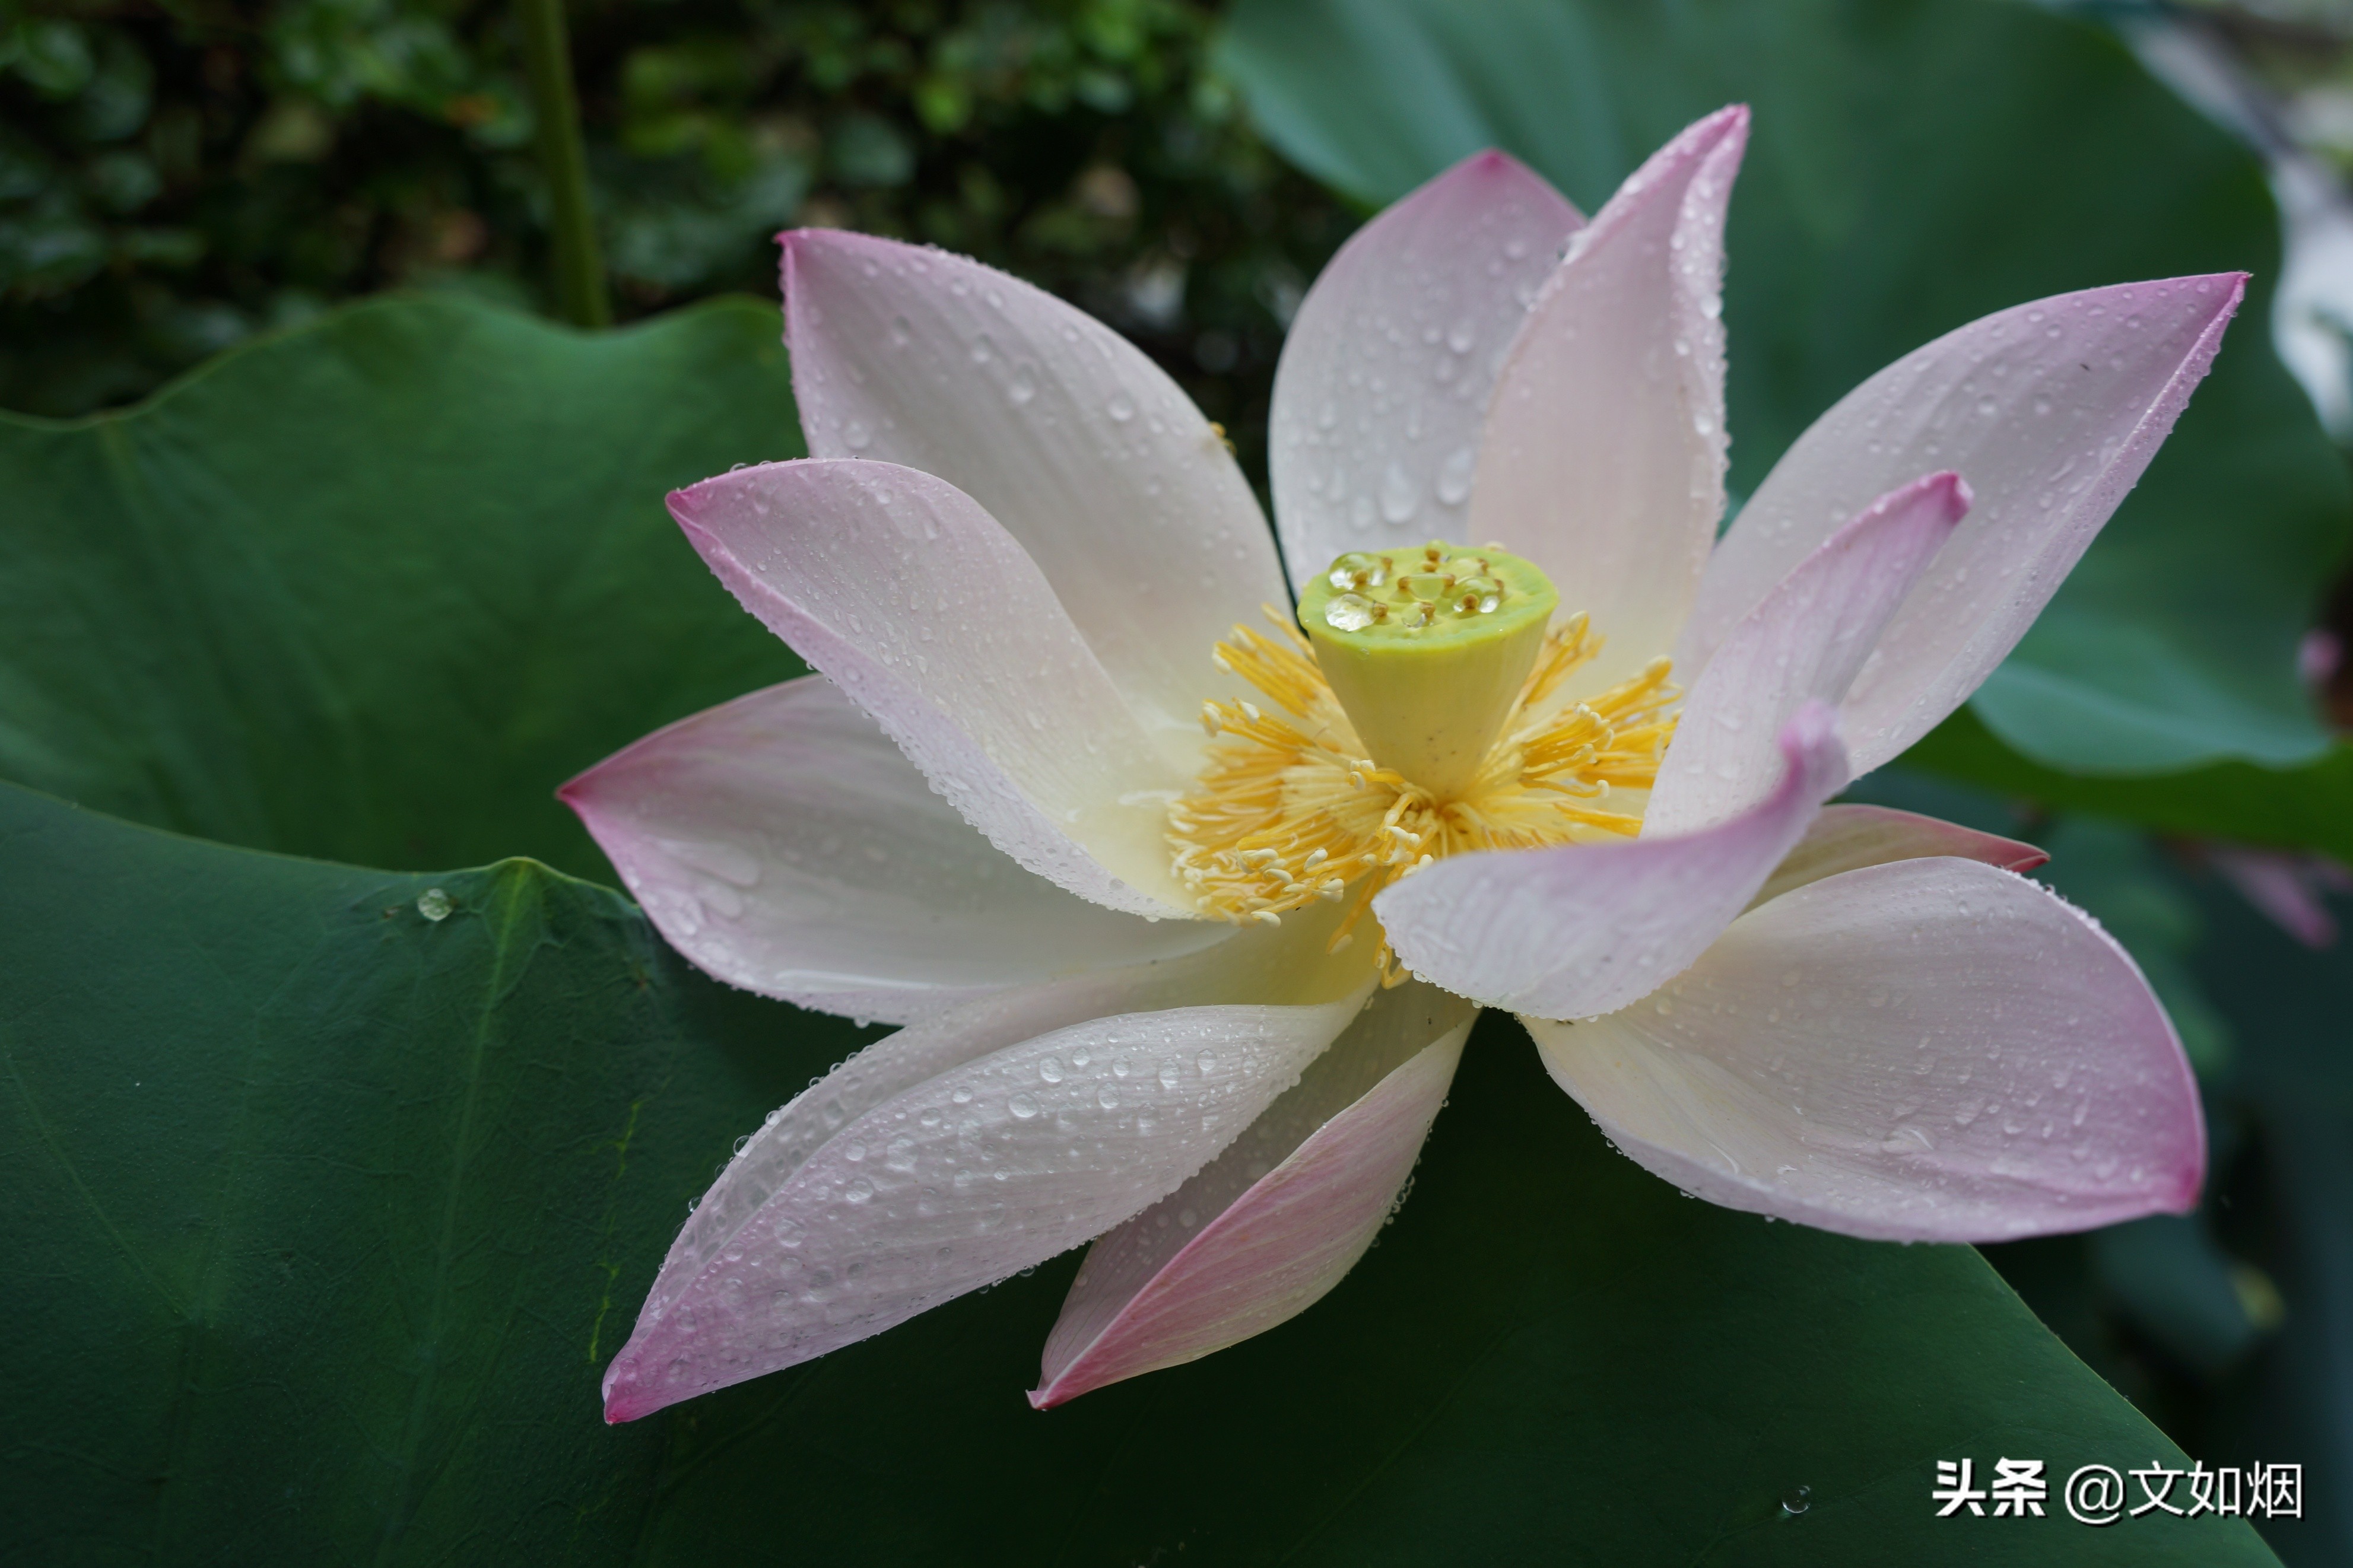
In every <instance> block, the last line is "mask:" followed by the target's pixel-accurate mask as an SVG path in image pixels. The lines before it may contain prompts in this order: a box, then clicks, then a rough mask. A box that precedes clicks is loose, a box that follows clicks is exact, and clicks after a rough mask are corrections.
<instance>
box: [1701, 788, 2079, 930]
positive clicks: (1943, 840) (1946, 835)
mask: <svg viewBox="0 0 2353 1568" xmlns="http://www.w3.org/2000/svg"><path fill="white" fill-rule="evenodd" d="M1939 855H1941V856H1946V857H1948V858H1957V859H1962V860H1977V861H1980V862H1982V863H1983V864H1985V865H1988V866H1999V867H2000V868H2002V869H2003V870H2005V871H2031V870H2033V869H2034V868H2036V867H2037V866H2040V865H2042V863H2043V862H2044V861H2046V860H2048V859H2050V858H2051V857H2050V856H2048V855H2046V854H2044V853H2043V852H2042V850H2041V849H2038V848H2036V847H2034V846H2033V845H2031V844H2024V843H2021V842H2020V841H2019V840H2017V839H2015V838H2001V837H1996V836H1995V835H1993V834H1990V833H1979V832H1978V830H1977V829H1976V828H1974V827H1963V826H1961V825H1960V824H1958V823H1957V822H1943V821H1939V820H1938V819H1937V818H1936V817H1933V816H1915V815H1914V814H1913V813H1911V812H1908V811H1893V810H1890V809H1889V808H1888V807H1886V806H1883V805H1826V806H1824V807H1822V812H1821V815H1820V816H1817V817H1815V818H1814V825H1813V826H1811V827H1809V828H1807V829H1806V836H1805V837H1803V838H1801V839H1799V841H1798V847H1796V848H1794V849H1792V850H1790V851H1789V853H1788V854H1787V855H1786V856H1784V857H1782V859H1781V863H1780V864H1779V865H1778V866H1776V867H1774V868H1773V875H1772V876H1771V877H1770V878H1768V879H1767V880H1766V883H1765V886H1764V887H1762V888H1760V889H1757V897H1756V898H1755V899H1753V900H1750V902H1749V906H1748V907H1749V908H1750V909H1755V908H1756V907H1757V905H1758V904H1761V903H1764V902H1766V901H1767V900H1772V899H1778V898H1779V897H1780V896H1781V895H1782V894H1784V893H1787V892H1789V891H1791V890H1793V889H1798V888H1802V887H1804V886H1805V885H1806V884H1807V883H1809V882H1819V881H1820V880H1821V879H1823V878H1825V877H1835V876H1837V875H1838V874H1839V873H1840V872H1841V871H1856V870H1860V869H1862V868H1863V867H1865V866H1883V865H1885V864H1887V863H1888V862H1889V861H1891V860H1924V859H1926V858H1929V857H1931V856H1939Z"/></svg>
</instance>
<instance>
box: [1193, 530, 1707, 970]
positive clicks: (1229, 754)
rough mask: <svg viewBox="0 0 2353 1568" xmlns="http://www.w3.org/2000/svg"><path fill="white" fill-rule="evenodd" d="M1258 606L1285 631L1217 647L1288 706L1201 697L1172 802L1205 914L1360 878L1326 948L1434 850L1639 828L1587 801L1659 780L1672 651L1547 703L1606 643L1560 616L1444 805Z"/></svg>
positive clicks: (1301, 644)
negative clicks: (1380, 755)
mask: <svg viewBox="0 0 2353 1568" xmlns="http://www.w3.org/2000/svg"><path fill="white" fill-rule="evenodd" d="M1345 561H1346V558H1345V557H1344V558H1343V562H1344V563H1345ZM1340 564H1341V563H1335V570H1337V569H1338V567H1339V565H1340ZM1336 585H1337V583H1336V580H1335V586H1336ZM1266 614H1267V616H1268V618H1269V619H1270V620H1271V621H1273V623H1274V624H1275V626H1276V627H1277V628H1278V630H1279V631H1280V632H1281V634H1282V636H1281V637H1280V638H1279V639H1278V638H1277V637H1268V636H1267V635H1266V634H1264V633H1262V632H1259V631H1255V630H1252V629H1250V628H1249V627H1247V626H1236V627H1235V628H1234V636H1233V637H1232V638H1231V639H1230V640H1229V641H1225V642H1221V643H1219V644H1218V646H1217V650H1216V654H1215V656H1214V657H1215V658H1216V662H1217V664H1218V667H1219V668H1220V669H1224V670H1227V671H1229V672H1230V673H1233V674H1236V675H1239V676H1240V677H1241V678H1242V679H1245V680H1247V681H1249V682H1250V685H1251V686H1253V687H1255V688H1257V689H1258V690H1259V692H1260V693H1261V695H1263V696H1264V697H1265V698H1266V700H1267V701H1268V702H1269V703H1270V704H1271V705H1272V706H1273V707H1274V708H1276V709H1279V710H1281V713H1280V714H1279V715H1278V714H1276V713H1270V712H1268V711H1267V710H1264V709H1261V707H1259V705H1258V704H1256V703H1254V702H1250V701H1237V702H1216V701H1211V702H1205V703H1203V704H1202V708H1201V723H1202V726H1203V728H1204V729H1206V730H1207V731H1208V733H1209V736H1210V739H1211V740H1212V742H1215V743H1214V744H1213V745H1212V746H1211V747H1210V749H1209V760H1208V765H1207V766H1206V767H1205V768H1204V769H1203V771H1202V773H1201V777H1200V781H1199V784H1198V787H1197V788H1196V790H1195V791H1194V793H1192V794H1190V795H1186V796H1184V797H1183V798H1182V799H1180V800H1178V801H1177V802H1176V804H1175V805H1172V806H1171V807H1170V808H1169V813H1168V826H1169V833H1168V842H1169V844H1170V846H1171V847H1172V848H1173V849H1174V851H1175V861H1174V868H1175V870H1176V876H1177V878H1178V879H1180V880H1182V881H1183V882H1184V884H1185V885H1186V887H1187V889H1190V890H1191V891H1192V893H1193V895H1194V901H1195V904H1196V906H1197V907H1198V909H1199V910H1201V911H1202V912H1203V913H1204V914H1207V915H1209V916H1212V917H1215V918H1218V919H1222V920H1229V921H1258V922H1261V923H1262V924H1267V925H1277V924H1280V923H1281V922H1282V917H1283V916H1284V915H1285V914H1288V913H1291V912H1293V910H1302V909H1304V908H1306V907H1308V906H1309V905H1311V904H1314V903H1316V902H1318V901H1330V902H1337V901H1339V900H1342V899H1345V898H1347V897H1349V895H1350V891H1351V889H1354V903H1353V907H1352V908H1351V909H1350V910H1348V912H1347V914H1346V916H1345V918H1344V919H1343V920H1342V921H1341V922H1340V925H1339V927H1338V929H1337V930H1336V931H1335V932H1334V934H1333V937H1332V941H1331V951H1333V952H1338V951H1339V950H1340V949H1341V948H1343V947H1345V946H1346V945H1347V944H1348V943H1349V942H1353V941H1354V940H1355V928H1356V925H1357V923H1358V922H1359V921H1361V920H1362V919H1363V917H1364V914H1365V911H1366V909H1367V908H1368V907H1369V906H1370V905H1371V902H1372V900H1373V899H1374V897H1375V896H1376V895H1377V894H1378V893H1379V892H1380V891H1381V890H1382V889H1384V888H1387V887H1388V885H1389V884H1390V883H1392V882H1394V881H1396V880H1397V879H1398V878H1400V877H1405V876H1409V875H1411V874H1412V873H1413V872H1414V871H1416V870H1418V869H1419V868H1421V867H1423V866H1426V865H1428V864H1430V862H1431V861H1432V860H1436V859H1441V858H1444V857H1446V856H1448V855H1459V854H1462V853H1464V852H1466V851H1470V850H1474V849H1534V848H1543V847H1548V846H1551V845H1556V844H1567V843H1573V842H1576V841H1578V840H1580V839H1592V838H1596V837H1605V836H1609V835H1618V836H1622V837H1631V836H1632V835H1634V834H1635V833H1637V832H1639V831H1640V830H1641V821H1642V819H1641V815H1640V813H1639V811H1637V812H1635V813H1632V814H1628V813H1625V812H1616V811H1607V810H1603V809H1600V807H1599V805H1598V804H1597V803H1598V802H1599V801H1600V800H1601V798H1602V797H1604V796H1605V795H1608V794H1609V792H1610V791H1611V790H1612V789H1641V790H1647V789H1649V788H1650V786H1651V783H1652V781H1653V780H1655V779H1656V778H1657V776H1658V769H1659V759H1660V757H1661V756H1662V754H1663V753H1664V752H1665V751H1666V746H1667V742H1668V741H1669V740H1670V739H1671V738H1672V736H1673V734H1674V724H1675V721H1674V720H1673V718H1672V716H1670V715H1668V714H1667V712H1666V710H1667V708H1668V707H1669V706H1670V705H1672V703H1673V701H1674V700H1676V698H1677V697H1679V696H1680V695H1681V693H1680V692H1679V691H1678V690H1677V689H1675V688H1674V687H1673V686H1672V685H1671V684H1669V682H1668V679H1667V678H1668V675H1669V673H1670V668H1671V667H1670V665H1669V661H1668V660H1666V659H1664V658H1655V659H1652V660H1651V662H1650V664H1648V665H1647V666H1645V667H1644V668H1643V669H1642V671H1641V673H1640V674H1639V675H1637V676H1635V677H1634V678H1633V679H1630V680H1627V681H1623V682H1620V684H1619V685H1617V686H1614V687H1611V688H1610V689H1609V690H1607V691H1604V692H1602V693H1600V694H1599V696H1596V697H1593V698H1590V699H1588V700H1585V701H1581V702H1573V703H1567V704H1556V703H1555V702H1554V701H1553V699H1554V698H1556V695H1557V693H1558V691H1559V689H1560V687H1561V686H1562V684H1563V683H1564V682H1565V681H1566V680H1567V679H1568V677H1569V676H1570V675H1571V674H1572V673H1573V672H1574V671H1576V670H1577V668H1579V667H1580V666H1582V665H1584V664H1586V663H1588V662H1589V661H1590V660H1591V659H1592V658H1594V656H1595V655H1596V654H1598V653H1599V651H1600V648H1601V642H1600V639H1599V637H1595V636H1593V635H1592V634H1591V631H1590V629H1589V627H1588V622H1587V618H1586V617H1585V616H1583V615H1577V616H1571V617H1569V618H1568V619H1567V621H1566V622H1564V623H1562V624H1561V625H1559V626H1555V627H1554V628H1552V629H1551V630H1550V631H1549V632H1548V633H1547V634H1546V637H1545V644H1544V649H1543V651H1542V653H1540V654H1539V655H1538V657H1537V658H1536V662H1535V668H1533V669H1532V670H1531V671H1530V672H1529V675H1528V678H1527V680H1526V682H1525V685H1524V686H1523V688H1522V689H1521V692H1520V695H1519V699H1518V700H1517V701H1516V702H1515V703H1514V706H1513V709H1512V711H1511V714H1510V716H1509V717H1508V718H1507V719H1506V721H1505V722H1504V727H1503V731H1502V734H1501V736H1500V738H1498V739H1497V741H1496V742H1495V743H1494V745H1493V747H1492V748H1491V749H1490V750H1489V752H1488V753H1487V756H1486V758H1485V760H1484V762H1483V763H1482V764H1481V766H1480V769H1479V772H1478V774H1477V776H1476V778H1475V779H1474V780H1473V782H1472V784H1471V785H1470V786H1469V787H1468V788H1466V789H1464V790H1461V791H1460V792H1458V794H1457V795H1455V796H1453V797H1452V798H1446V799H1441V798H1439V797H1437V796H1435V795H1432V794H1431V793H1430V792H1429V791H1428V790H1425V789H1423V788H1422V787H1421V786H1419V784H1415V783H1414V782H1413V781H1412V780H1410V779H1409V778H1407V777H1405V776H1404V775H1403V774H1401V773H1397V772H1395V771H1394V770H1391V769H1388V768H1382V767H1379V766H1377V765H1376V764H1375V763H1373V762H1372V760H1371V759H1370V758H1368V757H1366V755H1365V754H1364V750H1365V749H1364V745H1363V742H1360V741H1359V740H1358V739H1357V736H1356V730H1355V728H1354V727H1353V726H1352V725H1351V724H1350V723H1349V721H1348V717H1347V714H1346V713H1345V711H1343V710H1342V709H1341V706H1340V703H1339V701H1338V700H1337V699H1336V698H1335V697H1334V696H1333V693H1332V688H1331V686H1330V684H1329V683H1328V682H1327V681H1326V680H1325V679H1324V674H1323V672H1322V670H1321V669H1319V668H1317V666H1316V663H1315V658H1314V651H1313V649H1312V647H1310V645H1309V644H1308V643H1307V641H1306V640H1305V639H1304V638H1303V637H1301V636H1300V634H1299V633H1298V632H1297V631H1296V630H1294V629H1293V627H1292V626H1291V624H1290V621H1289V618H1288V617H1287V616H1283V615H1282V613H1281V612H1279V611H1277V610H1276V609H1275V608H1274V607H1273V606H1271V605H1270V606H1268V607H1267V609H1266ZM1380 962H1381V964H1382V969H1383V979H1384V983H1385V984H1397V983H1398V981H1399V980H1401V979H1403V978H1404V974H1403V972H1402V971H1401V970H1399V969H1398V968H1397V967H1396V966H1395V965H1394V963H1393V962H1392V961H1391V959H1390V956H1389V953H1388V943H1387V942H1386V940H1384V942H1383V943H1382V951H1381V954H1380Z"/></svg>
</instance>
